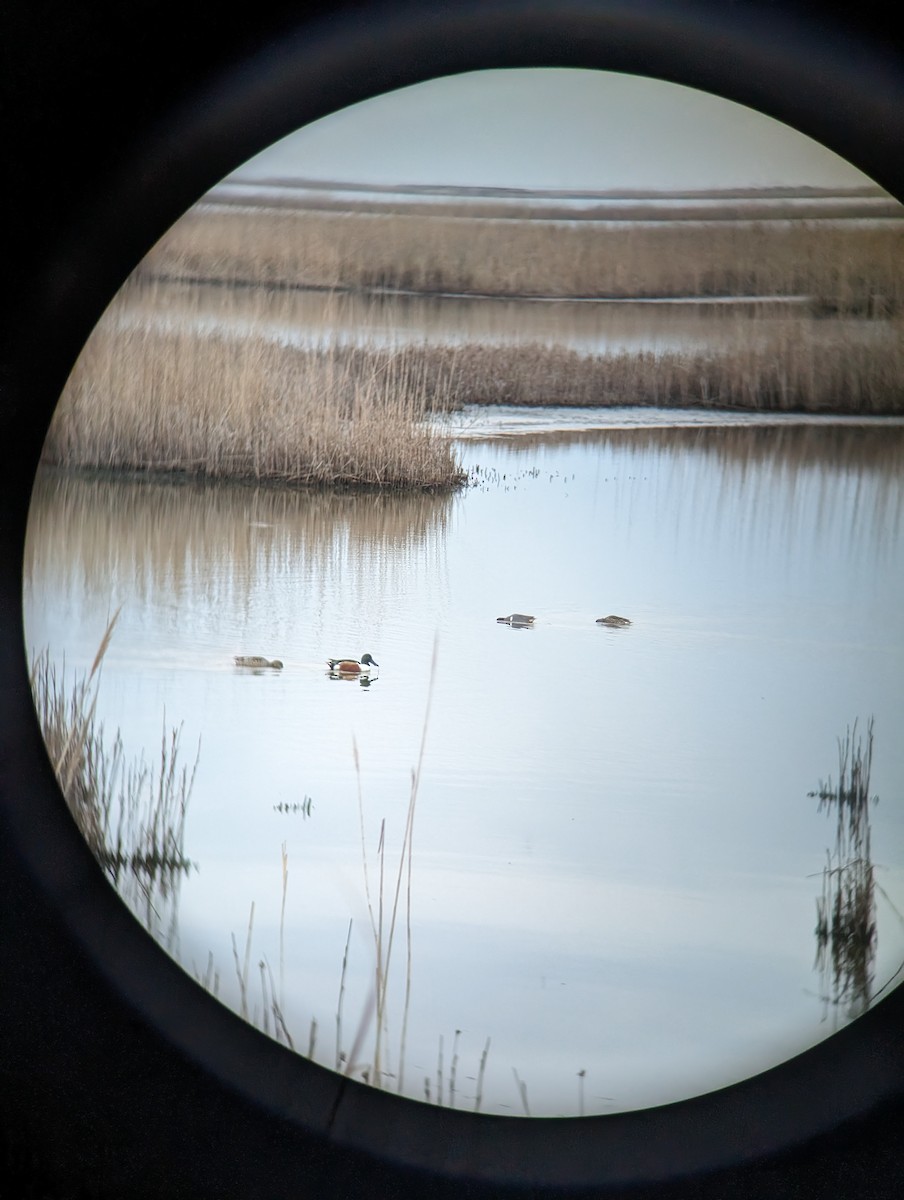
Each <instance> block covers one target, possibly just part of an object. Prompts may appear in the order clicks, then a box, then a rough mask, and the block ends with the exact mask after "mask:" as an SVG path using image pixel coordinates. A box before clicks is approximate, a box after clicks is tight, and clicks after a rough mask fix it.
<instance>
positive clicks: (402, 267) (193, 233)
mask: <svg viewBox="0 0 904 1200" xmlns="http://www.w3.org/2000/svg"><path fill="white" fill-rule="evenodd" d="M902 267H904V222H901V221H888V222H873V223H856V222H848V223H844V222H819V221H806V220H795V219H791V220H788V221H762V222H734V223H729V222H725V221H706V222H699V223H692V222H652V223H649V224H636V225H632V224H630V223H625V222H616V223H611V224H590V223H587V222H580V221H574V222H549V221H538V220H529V219H528V220H520V221H517V220H516V221H506V220H493V219H487V218H479V217H453V216H422V215H398V214H388V215H387V214H380V213H377V212H374V213H364V212H357V213H347V212H346V213H329V212H323V211H292V210H285V211H281V210H274V209H267V208H257V209H256V208H254V207H251V206H248V207H242V208H229V207H227V206H220V205H209V204H208V205H205V204H199V205H197V206H195V207H194V208H193V209H191V210H190V211H189V212H188V213H186V215H185V216H184V217H183V218H182V219H181V220H180V221H179V222H177V224H176V225H174V226H173V228H172V229H171V230H170V231H169V233H168V234H167V235H166V236H165V237H164V238H162V239H161V241H160V242H159V243H158V244H157V245H156V246H155V247H154V248H153V249H152V250H151V252H150V254H149V255H148V256H147V258H146V259H145V260H144V262H143V264H142V266H141V268H140V272H141V274H142V275H145V276H148V275H150V276H158V277H177V278H188V279H202V280H222V281H224V282H237V281H241V282H244V283H252V284H260V285H265V286H288V287H297V286H305V287H325V288H351V289H364V288H371V289H391V290H411V291H424V292H452V293H466V294H468V293H470V294H489V295H507V296H534V295H538V296H582V297H583V296H606V297H626V298H629V297H650V296H658V297H670V296H700V297H705V296H721V295H807V296H811V297H813V298H814V302H815V303H816V304H817V305H819V306H823V307H825V308H826V309H829V310H831V311H836V310H838V311H864V310H866V311H870V312H884V311H889V310H894V309H896V308H898V307H899V306H900V305H901V304H902V302H904V270H902Z"/></svg>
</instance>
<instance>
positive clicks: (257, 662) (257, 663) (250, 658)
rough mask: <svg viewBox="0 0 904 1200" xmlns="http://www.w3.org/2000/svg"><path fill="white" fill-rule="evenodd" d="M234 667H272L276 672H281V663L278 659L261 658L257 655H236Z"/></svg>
mask: <svg viewBox="0 0 904 1200" xmlns="http://www.w3.org/2000/svg"><path fill="white" fill-rule="evenodd" d="M235 665H236V666H237V667H272V668H273V669H274V670H276V671H281V670H282V663H281V662H280V660H279V659H278V658H262V657H261V656H260V655H259V654H236V656H235Z"/></svg>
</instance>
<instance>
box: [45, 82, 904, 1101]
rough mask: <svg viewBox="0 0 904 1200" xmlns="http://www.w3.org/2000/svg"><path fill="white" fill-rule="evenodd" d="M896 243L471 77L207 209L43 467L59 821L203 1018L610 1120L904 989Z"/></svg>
mask: <svg viewBox="0 0 904 1200" xmlns="http://www.w3.org/2000/svg"><path fill="white" fill-rule="evenodd" d="M902 334H904V209H902V207H901V205H899V204H898V203H897V201H895V200H893V199H892V198H891V197H890V196H889V195H887V194H886V193H885V192H883V191H882V189H881V188H879V187H877V186H876V185H875V184H874V183H873V182H872V181H871V180H869V179H868V178H866V177H864V176H863V175H862V174H860V173H859V172H858V171H857V170H856V169H854V168H853V167H852V166H850V165H849V164H848V163H846V162H844V161H843V160H841V159H839V158H838V157H837V156H835V155H834V154H833V153H831V152H830V151H828V150H827V149H825V148H823V147H821V146H819V145H817V144H815V143H814V142H812V141H811V140H809V139H807V138H805V137H804V136H802V135H800V134H798V133H796V132H794V131H793V130H791V129H789V128H787V127H785V126H783V125H780V124H778V123H777V122H775V121H774V120H771V119H770V118H767V117H765V116H762V115H760V114H758V113H755V112H753V111H751V110H748V109H745V108H742V107H740V106H738V105H736V104H733V103H730V102H728V101H725V100H722V99H718V98H716V97H713V96H710V95H706V94H703V93H700V92H696V91H693V90H691V89H687V88H683V87H678V86H676V85H673V84H667V83H663V82H660V81H655V80H651V79H643V78H640V77H635V76H627V75H617V74H608V73H605V72H594V71H579V70H500V71H485V72H477V73H474V74H469V75H462V76H456V77H449V78H443V79H436V80H433V81H432V82H429V83H425V84H421V85H418V86H417V87H412V88H407V89H405V90H403V91H400V92H396V93H392V94H389V95H384V96H381V97H379V98H377V99H374V100H372V101H369V102H367V103H364V104H360V105H357V106H355V107H354V108H351V109H347V110H345V111H343V112H339V113H336V114H334V115H333V116H331V117H328V118H326V119H324V120H322V121H318V122H316V123H315V124H312V125H310V126H308V127H306V128H305V129H302V130H300V131H299V132H298V133H297V134H295V135H293V136H291V137H288V138H286V139H285V140H284V141H282V142H280V143H278V144H276V145H274V146H272V147H270V148H269V149H267V150H265V151H263V153H261V154H260V155H259V156H258V157H257V158H255V159H253V160H251V161H249V162H248V163H246V164H244V165H243V166H241V167H239V168H238V169H236V170H235V172H234V173H233V174H232V175H230V176H229V177H228V178H226V179H224V180H223V181H222V182H221V183H219V184H218V185H217V186H215V187H214V188H212V190H211V191H209V192H208V193H207V194H206V195H204V196H202V197H201V198H200V199H199V200H198V202H197V204H195V205H194V207H192V208H191V209H190V210H189V211H188V212H187V213H186V214H185V215H184V217H183V218H182V219H181V220H180V221H179V222H178V223H177V224H176V225H174V226H173V227H172V228H171V229H170V230H169V231H168V232H167V233H166V235H165V236H164V237H163V238H161V240H160V241H159V242H158V243H157V244H156V245H155V246H154V247H153V249H152V250H151V252H150V253H149V254H148V255H147V256H146V258H144V259H143V261H142V262H141V263H139V265H138V266H137V268H136V269H135V270H134V272H133V273H132V275H131V276H130V277H129V278H128V279H127V280H126V281H125V283H124V284H123V286H122V288H121V290H120V291H119V293H118V294H117V295H116V297H115V298H114V299H113V301H112V303H111V304H110V306H109V308H108V309H107V311H106V312H105V314H104V316H103V318H102V320H101V321H100V322H99V324H98V325H97V327H96V328H95V330H94V332H93V333H92V335H91V337H90V339H89V341H88V342H87V344H86V345H85V347H84V349H83V351H82V354H81V356H80V357H79V359H78V361H77V362H76V364H75V366H74V369H73V371H72V374H71V376H70V378H69V381H68V383H67V386H66V388H65V391H64V393H63V395H62V396H61V398H60V402H59V405H58V408H57V411H56V414H55V416H54V419H53V423H52V425H51V427H50V429H49V432H48V434H47V439H46V443H45V446H44V454H43V461H42V464H41V467H40V471H39V473H38V476H37V478H36V480H35V485H34V493H33V498H32V503H31V514H30V521H29V531H28V545H27V555H26V562H25V572H24V614H25V631H26V642H27V652H28V656H29V663H30V668H31V681H32V688H33V692H34V700H35V707H36V710H37V714H38V718H39V720H40V724H41V728H42V731H43V735H44V739H45V742H46V745H47V749H48V753H49V755H50V758H51V760H52V763H53V765H54V768H55V770H56V773H57V776H58V778H59V781H60V786H61V790H62V792H63V794H64V796H65V798H66V801H67V803H68V805H69V808H70V809H71V812H72V815H73V818H74V819H75V821H76V822H77V824H78V827H79V829H80V830H81V831H82V833H83V834H84V837H85V838H86V840H87V842H88V844H89V846H90V847H91V849H92V851H93V852H94V854H95V855H96V857H97V859H98V862H99V864H100V867H101V868H102V870H103V871H104V872H105V873H106V875H107V876H108V877H109V880H110V882H111V884H112V886H113V887H115V888H116V890H117V891H118V893H119V894H120V895H121V897H122V898H123V900H124V901H125V903H126V904H128V906H129V907H130V908H131V910H132V912H133V913H134V915H135V917H136V919H137V920H139V921H140V922H142V923H143V924H144V925H145V926H146V928H147V930H148V931H149V932H150V934H151V935H152V936H153V937H154V938H155V939H157V940H158V941H159V942H160V944H161V945H162V946H163V947H165V949H166V950H167V951H168V952H169V954H170V955H172V956H173V957H174V958H175V959H176V961H177V962H178V963H180V964H181V966H182V967H183V968H184V970H185V971H186V972H188V973H189V974H190V975H191V976H192V977H193V978H194V979H195V980H196V981H197V983H198V985H199V986H200V987H202V988H205V989H207V990H208V991H209V992H210V993H211V994H212V995H213V996H215V997H216V998H217V999H218V1000H220V1001H221V1002H222V1003H223V1004H225V1005H227V1006H229V1007H230V1008H232V1009H234V1010H235V1011H236V1012H238V1013H239V1014H241V1016H242V1017H244V1018H245V1019H246V1020H247V1021H249V1022H250V1023H252V1024H253V1025H254V1026H255V1027H257V1028H258V1029H260V1030H261V1031H263V1033H265V1034H268V1035H269V1036H270V1037H272V1038H275V1039H276V1040H277V1041H279V1042H282V1043H283V1044H284V1045H285V1046H286V1047H288V1048H289V1049H290V1050H291V1051H294V1052H295V1053H297V1054H299V1055H303V1056H306V1057H308V1058H310V1059H312V1060H314V1061H315V1062H317V1063H319V1064H321V1065H323V1066H325V1067H327V1068H329V1069H331V1070H333V1071H336V1072H339V1073H341V1074H344V1075H347V1076H349V1077H351V1078H352V1079H355V1080H358V1081H363V1082H364V1083H366V1084H368V1085H370V1086H371V1087H374V1088H380V1089H383V1090H385V1091H387V1092H392V1093H397V1094H401V1095H404V1096H407V1097H411V1098H413V1099H415V1100H419V1101H422V1102H424V1103H427V1104H432V1105H442V1106H446V1107H450V1108H456V1109H464V1110H468V1111H471V1112H477V1113H489V1114H502V1115H509V1116H512V1117H525V1116H533V1117H556V1116H578V1115H591V1114H603V1113H613V1112H619V1111H626V1110H631V1109H637V1108H643V1107H648V1106H652V1105H659V1104H663V1103H666V1102H670V1101H674V1100H679V1099H683V1098H686V1097H690V1096H694V1095H699V1094H701V1093H704V1092H708V1091H710V1090H712V1089H714V1088H717V1087H721V1086H723V1085H726V1084H729V1083H732V1082H735V1081H738V1080H740V1079H744V1078H747V1077H749V1076H751V1075H754V1074H757V1073H759V1072H761V1071H763V1070H765V1069H766V1068H768V1067H771V1066H774V1065H776V1064H777V1063H780V1062H782V1061H785V1060H787V1059H788V1058H790V1057H792V1056H793V1055H795V1054H797V1053H799V1052H800V1051H802V1050H804V1049H805V1048H807V1047H810V1046H812V1045H814V1044H815V1043H817V1042H819V1041H821V1040H822V1039H825V1038H827V1037H829V1036H830V1035H831V1034H832V1033H833V1032H835V1031H836V1030H838V1029H839V1028H840V1027H842V1026H843V1025H845V1024H846V1023H848V1022H850V1021H852V1020H854V1019H856V1018H857V1017H858V1016H859V1015H860V1014H862V1013H863V1012H864V1011H866V1010H867V1009H868V1008H869V1007H870V1006H871V1005H873V1004H874V1003H877V1002H880V1001H881V999H882V997H883V996H884V995H886V994H888V992H889V991H890V990H891V989H892V988H893V987H895V985H896V984H898V983H899V982H900V980H901V978H902V975H904V805H902V800H904V740H902V738H901V728H902V720H904V631H902V623H901V613H902V603H904V542H902V536H901V534H902V523H904V520H902V518H904V472H902V467H904V337H902Z"/></svg>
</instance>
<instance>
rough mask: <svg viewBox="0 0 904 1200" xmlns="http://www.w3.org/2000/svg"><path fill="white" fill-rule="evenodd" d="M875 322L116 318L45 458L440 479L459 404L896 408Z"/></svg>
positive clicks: (212, 470)
mask: <svg viewBox="0 0 904 1200" xmlns="http://www.w3.org/2000/svg"><path fill="white" fill-rule="evenodd" d="M876 325H877V326H878V325H879V323H878V322H877V323H876ZM881 327H882V332H883V335H884V336H882V337H881V338H875V337H874V338H872V339H866V340H857V339H855V338H854V337H853V336H845V335H844V334H843V333H840V332H839V330H838V329H837V328H836V326H835V324H834V323H833V322H821V321H818V320H815V319H809V320H808V319H803V320H802V319H794V318H789V320H788V321H787V322H770V323H769V324H768V326H757V324H756V321H755V320H748V321H747V322H746V323H743V324H739V327H738V331H739V336H738V337H737V338H736V339H733V340H732V341H731V343H730V344H728V345H727V346H726V348H724V349H722V350H714V349H704V350H698V351H667V352H663V353H660V354H654V353H653V352H642V353H628V352H623V353H618V354H613V355H607V356H596V357H588V356H585V355H581V354H579V353H578V352H576V351H574V350H568V349H564V348H550V347H547V346H542V345H537V344H531V345H521V346H513V345H486V344H475V343H472V344H466V345H461V346H445V345H430V344H426V343H425V344H417V345H411V346H407V347H404V348H402V349H388V348H386V347H383V346H380V345H378V344H367V345H364V346H342V345H333V346H332V347H329V348H325V349H324V348H320V349H318V348H314V349H305V348H301V347H297V346H287V345H284V344H281V343H279V342H276V341H268V340H266V339H264V338H263V337H255V336H241V337H235V336H228V335H227V334H225V333H222V332H209V331H208V332H204V331H199V330H192V329H185V328H180V329H176V330H173V329H168V328H166V327H165V326H160V325H158V324H155V323H154V322H148V323H146V324H144V325H141V326H137V327H130V328H129V327H127V328H119V327H117V325H116V321H115V318H111V319H109V320H107V321H105V322H102V323H101V325H100V326H99V327H98V328H97V330H95V333H94V334H93V336H92V337H91V339H90V340H89V342H88V344H87V346H86V347H85V350H84V351H83V353H82V355H81V356H80V358H79V361H78V362H77V364H76V367H75V369H74V371H73V373H72V375H71V377H70V380H69V382H68V384H67V387H66V389H65V391H64V394H63V397H62V398H61V401H60V404H59V406H58V408H57V412H56V414H55V416H54V420H53V422H52V424H51V428H50V431H49V433H48V437H47V440H46V443H45V448H44V461H45V462H48V463H52V464H59V465H63V466H76V467H95V468H116V469H131V470H142V471H147V470H155V471H174V472H175V471H178V472H188V473H191V474H197V475H204V476H209V477H218V478H223V477H242V478H251V479H257V480H264V479H265V480H274V481H284V482H290V483H315V484H325V483H330V484H333V483H338V484H343V485H369V486H378V487H383V488H390V489H392V488H398V489H406V488H423V489H441V488H448V487H454V486H456V485H457V484H459V483H461V482H462V481H463V476H462V472H461V470H460V468H459V466H458V464H457V461H456V459H455V454H454V450H453V447H452V446H451V444H450V442H449V439H448V438H446V437H444V436H443V435H442V430H441V429H437V428H436V427H435V426H432V425H431V423H430V422H428V421H426V420H425V417H426V416H427V415H428V414H430V413H435V412H437V411H441V410H444V409H451V408H453V407H460V406H463V405H465V404H524V405H550V404H556V405H578V406H583V405H588V406H597V405H625V404H627V405H655V406H663V407H669V406H671V407H682V408H684V407H701V406H702V407H710V408H718V409H744V410H753V411H760V412H763V411H784V412H787V411H803V412H836V413H851V414H894V413H901V412H902V411H904V337H902V334H904V318H897V319H895V320H889V321H884V322H882V323H881ZM743 330H746V331H747V335H746V336H742V331H743ZM767 330H768V332H767Z"/></svg>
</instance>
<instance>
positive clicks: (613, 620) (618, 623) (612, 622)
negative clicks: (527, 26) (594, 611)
mask: <svg viewBox="0 0 904 1200" xmlns="http://www.w3.org/2000/svg"><path fill="white" fill-rule="evenodd" d="M596 623H597V625H609V626H611V627H612V628H613V629H623V628H624V627H625V626H626V625H630V624H631V622H630V621H629V620H628V618H627V617H616V616H615V615H614V614H613V613H610V614H609V616H608V617H597V619H596Z"/></svg>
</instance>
